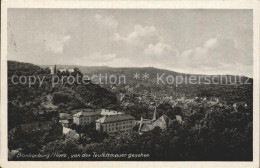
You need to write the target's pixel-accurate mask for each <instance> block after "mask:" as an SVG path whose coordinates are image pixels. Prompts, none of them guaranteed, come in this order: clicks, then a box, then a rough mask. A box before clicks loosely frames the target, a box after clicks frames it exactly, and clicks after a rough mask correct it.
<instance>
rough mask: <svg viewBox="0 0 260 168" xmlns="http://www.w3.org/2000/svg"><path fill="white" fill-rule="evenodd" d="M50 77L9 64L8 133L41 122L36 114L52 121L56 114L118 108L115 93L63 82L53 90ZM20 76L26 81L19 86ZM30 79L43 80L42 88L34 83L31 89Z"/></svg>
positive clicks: (41, 70) (30, 66)
mask: <svg viewBox="0 0 260 168" xmlns="http://www.w3.org/2000/svg"><path fill="white" fill-rule="evenodd" d="M49 73H50V71H49V69H47V68H45V69H44V68H41V67H39V66H36V65H33V64H29V63H22V62H16V61H8V115H9V125H8V126H9V129H11V128H13V127H15V126H16V125H18V124H21V123H28V122H32V121H33V122H37V121H39V120H41V118H40V117H38V116H37V115H36V114H43V113H46V114H47V113H49V114H50V117H49V118H51V117H55V115H54V112H55V111H57V110H58V111H59V112H61V111H70V110H72V109H77V108H85V107H88V106H95V107H108V106H113V105H116V104H117V98H116V95H115V94H114V93H111V92H109V91H108V90H106V89H105V88H102V87H100V86H99V85H96V84H93V83H91V82H90V83H88V84H85V85H82V84H77V83H73V84H69V83H68V82H64V83H58V84H56V85H55V86H53V85H52V75H50V74H49ZM13 76H17V77H16V78H14V79H15V81H14V80H13V81H12V77H13ZM21 76H25V77H26V78H21V79H23V80H26V81H22V82H20V83H19V82H18V77H21ZM29 76H35V77H37V78H36V79H38V78H39V79H42V80H43V79H44V80H43V82H42V85H40V81H39V80H37V81H36V82H35V83H34V84H33V85H31V86H30V85H29ZM51 113H53V115H52V114H51ZM47 118H48V117H47ZM44 119H46V116H45V118H44Z"/></svg>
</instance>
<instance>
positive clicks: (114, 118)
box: [96, 114, 135, 123]
mask: <svg viewBox="0 0 260 168" xmlns="http://www.w3.org/2000/svg"><path fill="white" fill-rule="evenodd" d="M134 119H135V118H134V117H133V116H131V115H129V114H119V115H109V116H104V117H102V118H100V119H98V120H96V122H97V123H112V122H119V121H126V120H134Z"/></svg>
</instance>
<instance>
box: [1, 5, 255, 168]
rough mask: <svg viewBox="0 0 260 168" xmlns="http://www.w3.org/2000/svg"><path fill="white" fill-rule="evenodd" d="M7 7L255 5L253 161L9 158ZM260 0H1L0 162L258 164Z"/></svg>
mask: <svg viewBox="0 0 260 168" xmlns="http://www.w3.org/2000/svg"><path fill="white" fill-rule="evenodd" d="M8 8H113V9H116V8H121V9H126V8H127V9H135V8H139V9H253V24H254V38H253V41H254V45H253V47H254V50H253V51H254V73H253V77H254V113H253V142H254V144H253V154H254V155H253V162H191V161H189V162H180V161H172V162H169V161H167V162H161V161H157V162H153V161H148V162H147V161H146V162H140V161H138V162H134V161H124V162H120V161H118V162H111V161H109V162H108V161H102V162H97V161H95V162H90V161H66V162H64V161H63V162H61V161H37V162H36V161H26V162H22V161H7V157H8V155H7V153H8V151H7V146H8V145H7V137H8V136H7V57H6V56H7V9H8ZM259 15H260V13H259V3H258V2H255V1H251V2H245V1H244V2H238V1H226V2H224V1H218V2H214V1H211V2H206V1H193V2H192V3H191V2H187V1H185V2H181V1H106V2H105V1H96V2H94V1H74V2H73V1H45V0H43V1H31V0H30V1H28V0H19V1H15V2H14V1H7V0H6V1H1V38H2V39H1V56H2V57H1V104H0V105H1V116H0V119H1V122H0V124H1V125H0V126H1V131H0V133H1V134H0V136H1V139H0V143H1V146H0V147H1V148H0V149H1V151H0V165H1V166H2V167H3V168H7V167H8V168H9V167H17V168H20V167H48V168H49V167H54V166H56V167H64V168H65V167H68V168H71V167H75V166H77V167H89V166H90V167H96V168H99V167H100V168H101V167H136V168H138V167H149V168H152V167H163V168H168V167H169V168H170V167H193V168H196V167H215V168H220V167H229V168H231V167H234V168H242V167H243V168H249V167H252V168H258V167H259V95H260V94H259V30H260V27H259V19H260V18H259Z"/></svg>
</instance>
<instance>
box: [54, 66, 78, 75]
mask: <svg viewBox="0 0 260 168" xmlns="http://www.w3.org/2000/svg"><path fill="white" fill-rule="evenodd" d="M49 69H50V71H51V74H52V75H56V74H57V73H58V72H60V73H62V72H69V73H72V72H74V69H73V68H57V66H56V65H54V67H49Z"/></svg>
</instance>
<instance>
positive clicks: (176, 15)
mask: <svg viewBox="0 0 260 168" xmlns="http://www.w3.org/2000/svg"><path fill="white" fill-rule="evenodd" d="M252 16H253V15H252V10H245V9H227V10H226V9H8V35H7V36H8V55H7V57H8V60H16V61H22V62H29V63H33V64H37V65H53V64H58V65H83V66H110V67H156V68H161V69H168V70H173V71H178V72H184V73H192V74H232V75H245V76H250V77H252V76H253V74H252V73H253V20H252V19H253V17H252Z"/></svg>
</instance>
